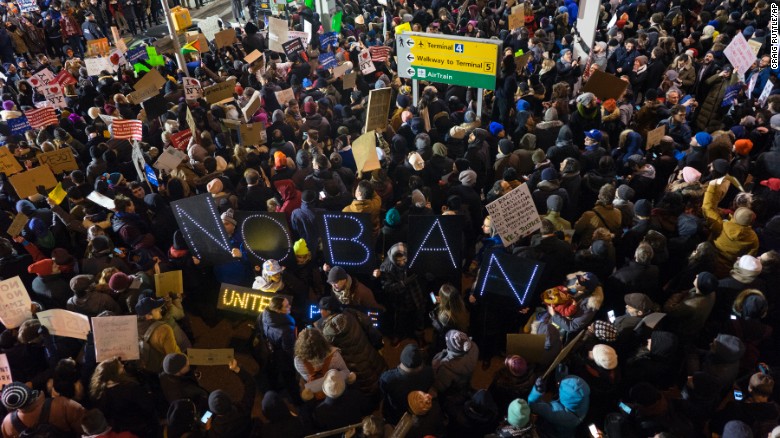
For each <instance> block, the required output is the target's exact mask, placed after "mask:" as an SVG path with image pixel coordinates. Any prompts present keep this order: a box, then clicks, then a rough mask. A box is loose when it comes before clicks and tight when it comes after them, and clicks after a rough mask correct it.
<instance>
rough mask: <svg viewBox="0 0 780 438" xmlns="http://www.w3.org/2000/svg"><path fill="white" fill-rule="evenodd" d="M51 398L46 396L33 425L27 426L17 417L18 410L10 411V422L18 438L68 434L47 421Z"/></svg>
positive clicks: (52, 436) (64, 435)
mask: <svg viewBox="0 0 780 438" xmlns="http://www.w3.org/2000/svg"><path fill="white" fill-rule="evenodd" d="M51 402H52V399H50V398H47V399H46V400H45V401H44V402H43V408H41V415H40V417H38V424H36V425H35V426H33V427H27V426H25V425H24V423H22V420H20V419H19V414H18V411H13V412H12V413H11V424H12V425H13V427H14V429H16V431H17V432H18V433H19V437H20V438H65V437H69V436H70V434H68V433H66V432H63V431H61V430H60V429H58V428H57V427H55V426H54V425H53V424H51V423H49V411H50V410H51Z"/></svg>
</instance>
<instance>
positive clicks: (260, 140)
mask: <svg viewBox="0 0 780 438" xmlns="http://www.w3.org/2000/svg"><path fill="white" fill-rule="evenodd" d="M238 136H239V139H240V140H241V144H242V145H244V146H248V145H262V144H265V142H266V141H267V138H266V132H265V126H264V125H263V123H262V122H257V123H242V124H241V126H239V128H238Z"/></svg>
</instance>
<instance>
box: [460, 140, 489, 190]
mask: <svg viewBox="0 0 780 438" xmlns="http://www.w3.org/2000/svg"><path fill="white" fill-rule="evenodd" d="M487 136H488V132H487V131H485V130H484V129H482V128H476V129H474V130H473V131H471V134H469V136H468V146H467V148H466V155H465V158H466V160H468V162H469V168H471V170H473V171H474V172H476V174H477V181H476V184H474V185H473V186H474V188H475V189H476V190H477V191H478V192H479V191H481V190H482V189H483V188H484V187H485V184H486V182H487V181H488V177H489V176H490V174H492V170H493V169H490V167H489V166H490V160H489V159H488V150H489V149H488V144H487V141H486V139H487Z"/></svg>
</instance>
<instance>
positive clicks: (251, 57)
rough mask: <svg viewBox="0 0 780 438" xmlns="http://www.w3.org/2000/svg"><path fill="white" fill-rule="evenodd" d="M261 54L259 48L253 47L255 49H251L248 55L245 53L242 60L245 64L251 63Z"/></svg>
mask: <svg viewBox="0 0 780 438" xmlns="http://www.w3.org/2000/svg"><path fill="white" fill-rule="evenodd" d="M262 56H263V54H262V53H260V51H259V50H257V49H255V50H253V51H252V53H250V54H248V55H246V56H245V57H244V62H246V63H247V64H251V63H253V62H255V61H257V60H258V59H260V58H261V57H262Z"/></svg>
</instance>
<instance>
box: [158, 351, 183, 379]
mask: <svg viewBox="0 0 780 438" xmlns="http://www.w3.org/2000/svg"><path fill="white" fill-rule="evenodd" d="M185 366H187V356H185V355H183V354H181V353H171V354H168V355H166V356H165V358H164V359H163V371H165V374H171V375H173V374H177V373H178V372H179V371H181V370H182V369H184V367H185Z"/></svg>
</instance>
